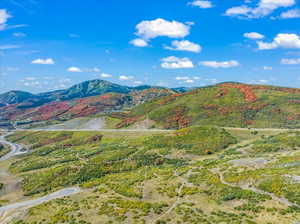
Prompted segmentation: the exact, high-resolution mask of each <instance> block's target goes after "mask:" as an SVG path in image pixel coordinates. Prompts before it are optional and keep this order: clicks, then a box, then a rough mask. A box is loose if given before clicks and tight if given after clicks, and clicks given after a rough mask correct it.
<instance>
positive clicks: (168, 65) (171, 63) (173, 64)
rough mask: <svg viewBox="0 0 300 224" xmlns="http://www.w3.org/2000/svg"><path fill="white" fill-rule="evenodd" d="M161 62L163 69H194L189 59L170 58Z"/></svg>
mask: <svg viewBox="0 0 300 224" xmlns="http://www.w3.org/2000/svg"><path fill="white" fill-rule="evenodd" d="M161 61H162V63H161V67H162V68H165V69H179V68H194V64H193V62H192V61H191V60H190V59H189V58H177V57H175V56H170V57H167V58H163V59H162V60H161Z"/></svg>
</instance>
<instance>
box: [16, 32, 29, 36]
mask: <svg viewBox="0 0 300 224" xmlns="http://www.w3.org/2000/svg"><path fill="white" fill-rule="evenodd" d="M13 36H15V37H26V36H27V35H26V34H25V33H21V32H18V33H13Z"/></svg>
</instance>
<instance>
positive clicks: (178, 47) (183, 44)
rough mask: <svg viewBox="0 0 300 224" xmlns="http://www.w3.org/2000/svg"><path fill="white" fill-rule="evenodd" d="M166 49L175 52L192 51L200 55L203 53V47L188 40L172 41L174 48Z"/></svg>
mask: <svg viewBox="0 0 300 224" xmlns="http://www.w3.org/2000/svg"><path fill="white" fill-rule="evenodd" d="M165 49H168V50H173V51H190V52H194V53H200V52H201V49H202V48H201V46H200V45H199V44H196V43H193V42H190V41H188V40H182V41H178V40H174V41H172V47H168V46H167V47H165Z"/></svg>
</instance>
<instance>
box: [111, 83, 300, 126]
mask: <svg viewBox="0 0 300 224" xmlns="http://www.w3.org/2000/svg"><path fill="white" fill-rule="evenodd" d="M299 109H300V90H299V89H295V88H284V87H276V86H266V85H247V84H241V83H220V84H217V85H214V86H207V87H204V88H198V89H195V90H192V91H189V92H185V93H180V94H173V95H169V96H164V97H160V98H157V99H154V100H152V101H151V102H147V103H144V104H141V105H139V106H137V107H135V108H133V109H132V110H131V111H130V113H121V114H120V113H115V114H113V116H114V117H116V118H120V119H122V122H120V123H119V124H118V127H119V128H124V127H130V126H132V125H136V124H138V123H141V122H143V121H145V120H148V123H149V124H151V127H156V128H166V129H178V128H183V127H187V126H192V125H216V126H228V127H262V128H272V127H274V128H283V127H284V128H299V127H300V110H299Z"/></svg>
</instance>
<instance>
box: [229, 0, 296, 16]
mask: <svg viewBox="0 0 300 224" xmlns="http://www.w3.org/2000/svg"><path fill="white" fill-rule="evenodd" d="M246 3H247V2H246ZM295 4H296V1H295V0H260V1H259V3H258V5H257V7H254V8H252V7H248V6H246V5H241V6H237V7H232V8H229V9H227V11H226V12H225V15H227V16H233V17H242V18H252V19H253V18H262V17H265V16H268V15H270V14H271V13H273V12H274V11H275V10H276V9H278V8H282V7H284V8H285V7H290V6H293V5H295Z"/></svg>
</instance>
